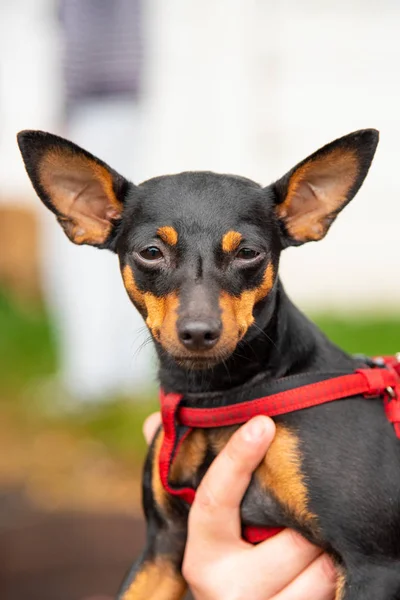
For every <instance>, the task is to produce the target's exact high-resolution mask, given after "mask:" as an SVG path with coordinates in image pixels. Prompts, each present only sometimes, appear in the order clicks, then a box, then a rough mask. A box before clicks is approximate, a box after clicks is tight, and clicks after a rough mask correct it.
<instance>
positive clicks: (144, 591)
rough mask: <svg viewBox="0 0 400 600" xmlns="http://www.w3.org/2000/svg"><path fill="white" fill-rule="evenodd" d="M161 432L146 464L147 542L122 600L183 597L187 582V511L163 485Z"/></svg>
mask: <svg viewBox="0 0 400 600" xmlns="http://www.w3.org/2000/svg"><path fill="white" fill-rule="evenodd" d="M161 440H162V432H161V430H160V431H159V432H158V434H157V435H156V437H155V439H154V441H153V443H152V445H151V447H150V450H149V453H148V456H147V460H146V464H145V468H144V476H143V507H144V512H145V515H146V521H147V543H146V547H145V549H144V551H143V553H142V555H141V557H140V558H139V559H138V560H137V561H136V563H135V564H134V565H133V567H132V568H131V570H130V571H129V573H128V575H127V577H126V579H125V581H124V583H123V585H122V588H121V590H120V592H119V595H118V599H119V600H180V599H181V598H183V597H184V595H185V593H186V590H187V585H186V582H185V580H184V579H183V577H182V574H181V565H182V560H183V553H184V550H185V544H186V535H187V515H188V510H187V509H186V508H185V507H184V506H183V504H182V503H181V502H180V501H177V500H176V499H174V498H171V497H170V496H168V494H167V493H166V492H165V490H164V488H163V487H162V485H161V481H160V477H159V472H158V456H159V451H160V446H161Z"/></svg>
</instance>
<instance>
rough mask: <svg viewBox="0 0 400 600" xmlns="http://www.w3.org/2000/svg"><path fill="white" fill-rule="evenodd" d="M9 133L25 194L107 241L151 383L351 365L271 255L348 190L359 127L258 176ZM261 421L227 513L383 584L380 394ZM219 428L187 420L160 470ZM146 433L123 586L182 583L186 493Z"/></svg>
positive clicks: (182, 385)
mask: <svg viewBox="0 0 400 600" xmlns="http://www.w3.org/2000/svg"><path fill="white" fill-rule="evenodd" d="M18 141H19V146H20V149H21V152H22V155H23V158H24V161H25V165H26V169H27V172H28V174H29V177H30V178H31V180H32V183H33V186H34V188H35V190H36V192H37V194H38V196H39V197H40V198H41V200H42V201H43V202H44V204H45V205H46V206H47V207H48V208H49V209H50V210H51V211H52V212H53V213H55V215H56V217H57V220H58V221H59V223H60V225H61V226H62V227H63V229H64V231H65V233H66V234H67V236H68V237H69V239H70V240H71V241H73V242H74V243H76V244H90V245H93V246H96V247H98V248H107V249H109V250H112V251H113V252H116V253H117V254H118V256H119V260H120V265H121V272H122V277H123V280H124V284H125V287H126V289H127V292H128V294H129V296H130V298H131V300H132V302H133V303H134V304H135V306H136V307H137V308H138V310H139V311H140V312H141V314H142V315H143V317H144V318H145V320H146V323H147V325H148V327H149V329H150V331H151V334H152V336H153V338H154V343H155V346H156V349H157V352H158V355H159V360H160V382H161V385H162V387H163V388H164V389H165V390H166V391H167V392H172V391H173V392H179V393H182V394H188V393H190V397H191V398H192V400H193V399H195V401H196V395H197V397H198V400H197V401H198V402H199V401H201V402H203V401H204V402H208V403H211V404H212V402H213V399H215V398H219V401H220V400H221V396H222V395H223V394H224V392H225V393H226V394H227V393H228V391H229V390H232V389H233V388H234V389H235V390H239V391H240V390H244V392H243V394H242V395H243V398H246V397H249V399H250V397H254V396H251V395H252V393H253V392H252V389H253V388H252V386H254V382H256V385H257V386H258V389H260V388H262V385H263V383H264V382H270V381H271V380H274V379H276V378H279V377H283V376H287V375H293V374H298V373H303V372H309V373H315V372H319V371H321V370H324V369H325V370H326V369H327V368H328V367H329V368H332V369H337V370H343V371H346V370H347V371H349V370H350V371H351V370H352V369H353V368H354V367H355V365H356V363H355V360H354V359H353V358H352V357H350V356H348V355H347V354H346V353H344V352H343V351H342V350H340V349H339V348H337V347H336V346H335V345H334V344H332V343H331V342H330V341H329V340H327V339H326V337H325V336H324V335H323V334H322V333H321V332H320V331H319V330H318V329H317V328H316V327H315V326H314V325H313V324H312V323H311V322H310V321H308V319H307V318H306V317H305V316H304V315H303V314H302V313H301V312H300V311H299V310H298V309H297V308H296V307H295V306H294V305H293V304H292V303H291V301H290V300H289V298H288V297H287V296H286V294H285V291H284V289H283V286H282V284H281V282H280V280H279V277H278V265H279V257H280V253H281V251H282V250H283V249H284V248H286V247H287V246H297V245H300V244H303V243H305V242H309V241H316V240H320V239H321V238H323V237H324V236H325V234H326V233H327V231H328V229H329V227H330V225H331V223H332V222H333V220H334V219H335V217H336V215H337V214H338V213H339V212H340V211H341V210H342V208H344V207H345V206H346V204H347V203H348V202H349V201H350V200H351V199H352V198H353V196H354V195H355V194H356V192H357V191H358V189H359V188H360V186H361V184H362V182H363V180H364V178H365V176H366V174H367V172H368V169H369V167H370V164H371V161H372V158H373V156H374V153H375V149H376V146H377V143H378V133H377V132H376V131H375V130H372V129H368V130H363V131H357V132H355V133H352V134H350V135H347V136H345V137H343V138H341V139H338V140H336V141H334V142H332V143H331V144H328V145H327V146H325V147H324V148H322V149H321V150H318V151H317V152H316V153H314V154H313V155H311V156H310V157H309V158H307V159H305V160H304V161H302V162H301V163H300V164H298V165H297V166H296V167H295V168H293V169H292V170H291V171H290V172H289V173H288V174H286V175H285V176H284V177H283V178H282V179H280V180H279V181H277V182H276V183H274V184H272V185H270V186H268V187H264V188H263V187H261V186H260V185H258V184H257V183H254V182H253V181H250V180H248V179H245V178H242V177H236V176H231V175H218V174H215V173H211V172H187V173H181V174H178V175H170V176H165V177H157V178H154V179H151V180H149V181H145V182H144V183H142V184H141V185H133V184H132V183H130V182H129V181H127V180H126V179H124V178H123V177H121V176H120V175H119V174H118V173H116V172H115V171H113V170H112V169H110V168H109V167H108V166H107V165H106V164H104V163H103V162H101V161H100V160H98V159H97V158H95V157H94V156H92V155H91V154H89V153H88V152H85V151H84V150H82V149H81V148H79V147H77V146H75V145H74V144H72V143H70V142H68V141H66V140H64V139H61V138H59V137H56V136H54V135H51V134H48V133H43V132H38V131H37V132H35V131H24V132H22V133H20V134H19V136H18ZM332 276H333V275H332ZM299 277H301V273H299ZM337 284H338V285H341V283H340V278H339V277H338V281H337ZM104 343H107V340H105V341H104ZM276 424H277V434H276V438H275V440H274V442H273V444H272V446H271V449H270V451H269V453H268V455H267V457H266V459H265V460H264V461H263V462H262V463H261V465H260V466H259V468H258V470H257V472H256V474H255V476H254V477H253V480H252V483H251V486H250V488H249V490H248V492H247V494H246V496H245V499H244V501H243V505H242V519H243V522H244V523H250V524H258V525H263V524H265V525H276V526H283V527H285V526H290V527H294V528H295V529H297V530H298V531H300V532H301V533H302V534H303V535H305V536H306V537H307V538H309V539H310V540H312V541H313V542H315V543H316V544H320V545H321V546H322V547H323V548H325V549H326V550H327V551H328V552H330V553H331V554H332V555H333V556H334V558H335V560H336V561H337V563H338V565H340V567H339V569H340V571H341V572H342V574H343V575H342V576H341V577H340V582H339V586H338V592H337V598H341V599H345V600H355V599H358V600H361V599H362V600H394V599H399V598H400V442H399V440H398V439H397V438H396V435H395V433H394V432H393V429H392V426H391V424H390V423H389V422H388V420H387V419H386V417H385V414H384V409H383V406H382V403H381V402H380V401H375V402H366V401H365V400H363V399H361V398H357V397H356V398H351V399H349V400H346V401H344V402H334V403H332V404H327V405H323V406H319V407H315V408H310V409H308V410H305V411H300V412H294V413H291V414H287V415H285V416H282V417H279V418H277V419H276ZM232 431H233V428H223V429H219V430H215V429H209V430H207V431H205V430H200V429H197V430H194V431H193V432H192V433H191V434H190V436H189V437H188V438H187V439H186V440H185V442H184V443H183V446H182V447H181V448H180V450H179V454H178V456H177V457H176V459H175V461H174V464H173V466H172V470H171V478H172V480H173V482H174V483H175V484H177V485H178V484H181V485H183V484H185V485H189V486H192V487H196V486H197V485H198V483H199V481H200V479H201V477H202V474H204V472H205V470H206V468H207V466H208V465H209V464H210V462H211V461H212V460H213V458H214V456H215V455H216V453H218V452H219V451H220V449H221V448H222V447H223V446H224V445H225V443H226V441H227V439H228V438H229V436H230V435H231V434H232ZM161 438H162V432H159V434H158V435H157V436H156V439H155V441H154V442H153V444H152V446H151V449H150V451H149V455H148V459H147V462H146V467H145V473H144V510H145V513H146V518H147V521H148V539H147V545H146V548H145V550H144V552H143V555H142V556H141V558H140V559H139V561H138V562H137V563H136V564H135V565H134V567H133V569H132V570H131V572H130V574H129V575H128V577H127V580H126V582H125V583H124V585H123V589H122V591H121V595H120V597H121V598H123V599H125V600H133V599H137V600H151V599H153V600H154V599H158V600H168V599H170V600H174V599H178V598H182V597H183V596H184V594H185V590H186V584H185V581H184V580H183V578H182V576H181V574H180V565H181V562H182V556H183V551H184V545H185V539H186V520H187V514H188V506H187V505H186V504H185V503H184V502H182V501H181V500H179V499H176V498H172V497H170V496H169V495H168V494H167V493H166V492H165V491H164V488H163V487H162V485H161V483H160V477H159V472H158V468H157V466H155V465H156V462H157V460H158V452H159V448H160V441H161Z"/></svg>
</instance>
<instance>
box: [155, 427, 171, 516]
mask: <svg viewBox="0 0 400 600" xmlns="http://www.w3.org/2000/svg"><path fill="white" fill-rule="evenodd" d="M163 439H164V431H163V430H161V431H160V432H159V433H158V435H157V439H156V440H155V442H154V449H153V463H152V473H151V488H152V490H153V495H154V500H155V502H156V504H157V505H158V506H159V508H161V509H162V510H164V511H167V510H168V504H167V492H166V491H165V489H164V487H163V484H162V483H161V478H160V471H159V468H158V463H159V457H160V451H161V445H162V442H163Z"/></svg>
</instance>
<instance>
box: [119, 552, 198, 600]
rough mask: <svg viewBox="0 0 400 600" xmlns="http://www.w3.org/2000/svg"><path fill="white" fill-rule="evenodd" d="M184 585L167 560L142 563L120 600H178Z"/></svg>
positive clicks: (179, 575) (181, 578) (183, 591)
mask: <svg viewBox="0 0 400 600" xmlns="http://www.w3.org/2000/svg"><path fill="white" fill-rule="evenodd" d="M186 588H187V586H186V583H185V581H184V579H183V577H182V575H181V574H180V573H178V572H177V571H176V570H175V569H174V567H173V566H172V564H171V563H170V562H169V561H168V559H167V558H164V557H158V558H156V559H155V560H154V562H147V563H144V564H143V566H142V568H141V570H140V571H139V573H138V574H137V575H136V577H135V580H134V581H133V583H132V584H131V585H130V586H129V588H128V589H127V590H126V592H125V593H124V595H123V596H122V600H180V599H181V598H183V597H184V595H185V592H186Z"/></svg>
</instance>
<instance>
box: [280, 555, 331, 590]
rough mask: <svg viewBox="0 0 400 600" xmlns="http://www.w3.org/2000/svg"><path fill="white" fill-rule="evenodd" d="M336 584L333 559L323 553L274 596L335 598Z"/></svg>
mask: <svg viewBox="0 0 400 600" xmlns="http://www.w3.org/2000/svg"><path fill="white" fill-rule="evenodd" d="M336 585H337V572H336V569H335V567H334V565H333V562H332V561H331V559H330V558H329V557H328V556H327V555H326V554H323V555H322V556H319V557H318V558H317V559H316V560H314V562H312V563H311V565H310V566H309V567H308V568H306V569H305V570H304V571H303V572H302V573H301V574H300V575H299V576H298V577H296V579H294V580H293V581H292V582H291V583H290V584H289V585H288V586H287V587H285V588H284V589H283V590H282V591H281V592H280V593H279V594H277V595H276V596H274V600H309V599H310V598H312V599H313V600H334V598H335V597H336Z"/></svg>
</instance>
